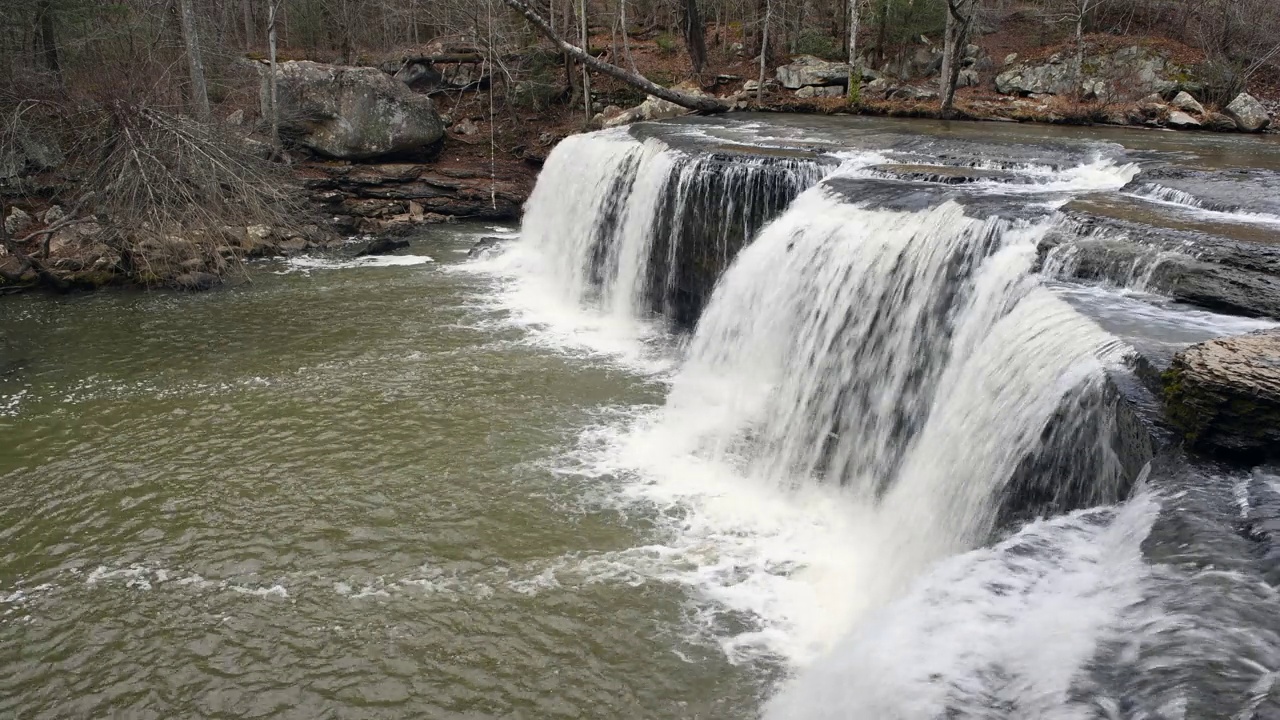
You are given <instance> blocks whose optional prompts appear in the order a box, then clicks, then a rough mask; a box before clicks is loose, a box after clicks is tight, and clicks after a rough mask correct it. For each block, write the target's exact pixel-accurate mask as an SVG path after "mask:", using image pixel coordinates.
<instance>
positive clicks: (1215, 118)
mask: <svg viewBox="0 0 1280 720" xmlns="http://www.w3.org/2000/svg"><path fill="white" fill-rule="evenodd" d="M1205 127H1207V128H1209V129H1210V130H1214V131H1216V132H1236V131H1237V130H1239V129H1240V128H1239V127H1237V126H1236V121H1235V120H1232V119H1231V118H1229V117H1227V116H1226V115H1223V114H1222V113H1209V117H1208V118H1206V120H1205Z"/></svg>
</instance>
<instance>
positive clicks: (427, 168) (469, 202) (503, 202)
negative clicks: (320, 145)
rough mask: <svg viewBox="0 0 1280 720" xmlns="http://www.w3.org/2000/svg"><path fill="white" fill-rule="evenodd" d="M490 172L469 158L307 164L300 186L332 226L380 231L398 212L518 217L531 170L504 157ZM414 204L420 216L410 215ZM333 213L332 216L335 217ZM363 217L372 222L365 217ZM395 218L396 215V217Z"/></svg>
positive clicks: (424, 219)
mask: <svg viewBox="0 0 1280 720" xmlns="http://www.w3.org/2000/svg"><path fill="white" fill-rule="evenodd" d="M498 169H499V172H498V174H497V177H496V178H494V177H490V175H489V168H488V167H487V166H476V165H474V164H471V163H458V164H447V163H442V162H436V163H429V164H423V163H376V164H363V165H339V164H335V163H312V164H308V166H307V167H306V168H305V170H304V171H303V172H302V174H303V177H304V180H303V187H304V188H305V189H306V190H307V191H308V193H309V195H310V196H311V199H312V200H314V201H315V202H316V204H317V205H319V206H320V207H321V208H323V212H324V214H325V216H327V217H328V218H329V219H330V221H331V223H333V224H334V225H335V227H339V228H346V229H344V230H343V231H344V232H349V230H350V229H353V228H357V227H358V228H362V229H363V231H364V232H370V233H373V234H378V233H380V232H382V227H381V223H383V222H384V221H387V220H389V219H390V218H393V217H397V216H401V215H403V216H404V218H405V219H406V222H410V223H411V222H416V223H418V224H427V223H430V222H431V221H432V216H433V215H435V216H446V217H469V218H475V219H489V220H510V219H514V218H518V217H520V209H521V207H522V206H523V205H524V201H525V200H527V199H528V198H529V193H531V192H532V191H533V183H534V178H535V177H536V174H537V173H536V170H534V169H533V168H532V167H530V166H529V164H528V163H524V162H517V163H508V164H506V165H505V166H501V167H499V168H498ZM411 203H412V204H413V205H416V206H417V212H420V213H421V215H420V216H419V217H416V218H415V216H414V214H415V209H414V208H413V207H411V206H410V204H411ZM334 218H337V219H338V220H337V221H334ZM366 220H368V221H372V222H365V221H366ZM397 222H398V223H399V222H400V221H397Z"/></svg>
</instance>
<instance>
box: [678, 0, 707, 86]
mask: <svg viewBox="0 0 1280 720" xmlns="http://www.w3.org/2000/svg"><path fill="white" fill-rule="evenodd" d="M681 9H682V12H681V15H680V25H681V29H682V30H683V31H684V46H685V50H687V51H688V53H689V62H691V63H692V64H693V74H694V75H697V76H701V75H702V70H703V69H704V68H705V67H706V65H707V39H706V26H705V25H703V22H702V13H701V12H700V11H699V10H698V0H683V2H682V3H681Z"/></svg>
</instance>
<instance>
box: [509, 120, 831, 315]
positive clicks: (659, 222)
mask: <svg viewBox="0 0 1280 720" xmlns="http://www.w3.org/2000/svg"><path fill="white" fill-rule="evenodd" d="M834 164H835V161H833V160H831V161H828V160H823V159H821V158H817V157H790V156H781V157H771V156H742V155H732V154H727V153H719V154H698V155H690V154H687V153H685V152H683V151H681V150H679V149H676V148H673V147H670V146H669V145H667V144H666V143H664V142H663V141H661V140H658V139H654V138H650V139H647V140H644V141H641V140H637V139H635V138H633V137H632V136H631V135H630V134H628V133H627V131H626V130H610V131H602V132H596V133H588V134H585V135H576V136H573V137H570V138H567V139H565V140H564V142H562V143H560V145H558V146H557V147H556V149H555V150H554V151H553V152H552V153H551V155H550V157H548V158H547V163H546V166H545V167H544V169H543V171H542V174H541V175H540V176H539V179H538V184H537V187H536V188H535V189H534V192H533V195H532V196H531V197H530V199H529V203H528V206H527V209H526V214H525V218H524V222H523V228H522V234H523V237H524V243H522V244H523V245H524V246H525V249H526V250H527V251H529V252H530V253H532V254H534V255H536V262H537V263H538V264H539V265H540V267H538V268H537V269H536V270H534V272H536V273H538V274H540V275H542V276H543V278H544V280H545V282H546V284H547V285H549V286H551V287H554V288H556V289H557V292H559V293H560V294H561V295H562V297H563V299H564V300H565V301H567V302H570V303H574V304H579V305H583V306H587V307H591V308H595V309H597V310H599V311H601V312H603V313H606V314H609V315H612V316H614V317H616V318H619V319H630V318H637V317H645V316H648V315H651V314H658V315H661V316H664V317H666V318H669V319H671V320H674V321H675V322H677V323H680V324H686V325H691V324H692V322H693V320H694V319H695V318H696V316H697V313H698V312H699V311H700V310H701V303H702V302H704V301H705V296H707V295H709V294H710V289H711V287H712V286H713V285H714V284H715V281H716V279H717V278H718V276H719V275H720V273H721V272H722V271H723V269H724V268H725V267H726V266H727V265H728V263H729V261H730V260H732V258H733V256H734V255H735V254H736V253H737V252H738V250H739V249H740V248H742V247H743V246H744V245H746V244H747V242H748V241H750V239H751V238H752V237H754V236H755V234H756V232H757V231H758V230H759V229H760V228H761V227H762V226H763V225H764V223H765V222H767V221H768V220H771V219H772V218H773V217H775V216H776V215H778V214H779V213H781V212H782V211H783V210H784V209H785V208H786V207H787V205H788V204H790V202H791V201H792V199H794V198H795V197H796V196H797V195H799V194H800V193H801V192H802V191H803V190H804V189H806V188H808V187H810V186H812V185H814V184H815V183H817V182H818V181H819V180H820V179H821V178H822V176H823V175H824V174H825V173H826V172H827V171H828V170H829V168H830V167H831V166H833V165H834Z"/></svg>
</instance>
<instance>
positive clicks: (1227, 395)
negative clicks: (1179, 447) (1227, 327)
mask: <svg viewBox="0 0 1280 720" xmlns="http://www.w3.org/2000/svg"><path fill="white" fill-rule="evenodd" d="M1163 380H1164V386H1165V387H1164V402H1165V409H1166V411H1167V413H1168V416H1169V420H1170V421H1171V422H1172V423H1173V425H1174V426H1175V427H1176V428H1177V429H1178V431H1179V432H1180V433H1181V434H1182V437H1183V441H1184V443H1185V444H1186V446H1187V447H1188V448H1190V449H1192V450H1195V451H1197V452H1203V453H1207V454H1211V455H1217V456H1220V457H1224V458H1227V459H1236V460H1240V461H1243V462H1248V463H1254V462H1261V461H1266V460H1269V459H1275V458H1280V331H1276V330H1267V331H1263V332H1259V333H1253V334H1250V335H1241V336H1237V337H1229V338H1219V339H1217V340H1210V341H1209V342H1205V343H1201V344H1199V345H1193V346H1192V347H1190V348H1188V349H1187V350H1184V351H1183V352H1181V353H1178V354H1177V355H1175V356H1174V359H1173V364H1172V365H1171V366H1170V368H1169V370H1167V371H1166V372H1165V373H1164V376H1163Z"/></svg>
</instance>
